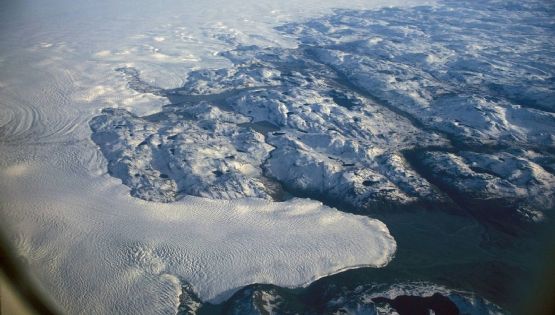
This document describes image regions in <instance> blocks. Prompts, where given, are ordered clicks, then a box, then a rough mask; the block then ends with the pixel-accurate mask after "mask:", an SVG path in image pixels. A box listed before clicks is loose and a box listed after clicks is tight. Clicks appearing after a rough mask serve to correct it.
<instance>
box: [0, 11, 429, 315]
mask: <svg viewBox="0 0 555 315" xmlns="http://www.w3.org/2000/svg"><path fill="white" fill-rule="evenodd" d="M14 3H15V2H3V3H2V4H1V6H2V7H1V8H0V30H1V33H0V172H1V174H0V209H1V210H0V211H1V218H2V222H3V226H2V229H3V230H5V231H6V233H8V235H9V236H10V238H11V239H12V240H13V241H14V245H15V248H16V250H17V252H18V254H19V255H21V257H23V258H24V259H25V260H26V262H27V264H28V266H29V268H30V270H32V271H33V274H34V275H35V276H36V278H37V280H38V282H39V283H40V285H41V287H43V288H44V290H45V292H48V295H50V296H51V297H52V299H53V300H54V301H56V302H57V304H58V305H59V307H60V308H62V309H63V310H64V311H65V312H67V313H70V314H79V313H87V314H102V313H104V314H114V313H129V314H165V313H174V312H175V311H176V309H177V305H178V303H179V294H180V290H181V281H188V282H190V283H191V284H192V286H193V288H194V290H195V291H196V292H198V293H199V295H200V297H201V298H202V299H203V300H209V301H214V302H217V301H222V299H224V298H226V297H228V296H229V295H230V294H231V293H232V292H233V291H234V290H236V289H238V288H239V287H241V286H244V285H246V284H249V283H253V282H268V283H274V284H277V285H282V286H300V285H304V284H307V283H309V282H310V281H313V280H314V279H316V278H318V277H321V276H325V275H327V274H330V273H334V272H338V271H340V270H344V269H347V268H354V267H358V266H383V265H385V264H386V263H387V262H388V261H389V260H390V259H391V258H392V255H393V253H394V252H395V248H396V245H395V241H394V240H393V238H392V237H391V236H390V235H389V232H388V230H387V228H386V227H385V226H384V224H382V223H381V222H379V221H376V220H372V219H369V218H367V217H363V216H355V215H350V214H345V213H342V212H339V211H337V210H335V209H332V208H329V207H326V206H323V205H322V204H321V203H319V202H316V201H311V200H301V199H294V200H292V201H288V202H283V203H275V202H270V201H266V200H261V199H238V200H233V201H225V200H208V199H202V198H196V197H185V198H184V199H182V200H180V201H179V202H175V203H171V204H162V203H156V202H146V201H143V200H139V199H137V198H133V197H131V196H130V194H129V189H128V188H127V187H125V186H123V185H122V184H121V182H120V181H119V180H117V179H114V178H113V177H111V176H109V175H108V174H107V173H106V172H107V169H106V164H105V160H104V157H103V156H102V155H101V153H100V150H99V149H98V148H97V147H96V146H95V145H94V143H92V141H91V140H90V132H91V131H90V129H89V126H88V121H89V120H90V119H91V118H92V117H93V116H95V115H97V114H98V112H99V110H100V109H101V108H105V107H122V108H126V109H128V110H130V111H133V112H135V113H138V114H141V115H144V114H148V113H154V112H157V111H158V110H159V108H160V106H161V105H162V104H164V99H163V98H161V97H158V96H156V95H148V94H143V93H138V92H136V91H133V90H132V89H129V88H128V86H127V82H125V80H122V77H121V75H120V74H119V73H117V72H114V69H115V68H117V67H122V66H134V67H137V68H140V69H141V70H142V75H143V77H144V78H147V79H148V80H149V81H151V82H152V83H156V85H157V86H161V87H176V86H179V85H180V84H182V83H183V81H182V80H183V78H184V74H186V73H188V72H190V71H191V70H193V69H197V68H202V67H211V68H214V67H217V66H221V65H225V64H227V63H228V61H227V60H226V59H224V58H221V57H219V56H218V55H217V53H218V52H220V51H223V50H228V49H230V48H233V46H234V43H236V42H237V41H240V42H241V43H243V44H248V43H257V44H260V45H274V46H287V45H291V44H292V42H293V41H292V40H289V39H287V38H284V37H283V36H281V35H277V32H276V31H275V30H274V29H273V27H275V26H277V25H279V24H280V23H283V22H286V21H290V20H293V19H302V18H304V17H308V16H311V15H317V14H321V13H325V12H327V10H329V9H330V8H332V7H343V6H345V5H348V6H349V7H350V8H361V9H362V8H373V7H377V6H382V5H393V4H422V3H429V1H374V0H372V1H348V2H347V1H336V0H334V1H321V0H319V1H303V2H297V1H279V2H276V1H249V0H247V1H245V0H242V1H202V2H199V1H156V2H151V1H141V2H137V1H119V2H117V3H115V2H113V1H95V2H84V1H66V0H58V1H49V2H48V3H46V2H41V1H22V2H17V4H14Z"/></svg>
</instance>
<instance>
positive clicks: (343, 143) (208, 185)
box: [91, 1, 555, 219]
mask: <svg viewBox="0 0 555 315" xmlns="http://www.w3.org/2000/svg"><path fill="white" fill-rule="evenodd" d="M552 9H553V8H551V7H549V4H545V3H543V2H537V3H530V4H517V3H511V4H507V5H503V4H501V3H498V2H494V1H492V2H489V3H488V4H486V5H482V4H479V5H478V4H474V3H473V2H469V3H466V2H464V3H462V4H461V3H460V2H444V3H442V5H438V6H435V7H416V8H404V9H399V8H388V9H382V10H377V11H349V10H338V11H336V12H335V14H333V15H330V16H327V17H323V18H317V19H314V20H310V21H308V22H303V23H292V24H287V25H284V26H281V27H279V28H278V29H279V30H280V31H282V32H283V33H285V34H286V35H288V36H295V37H296V38H297V40H298V42H299V47H298V48H295V49H284V48H261V47H258V46H241V45H238V46H237V48H236V49H234V50H230V51H227V52H224V53H222V54H221V55H222V56H224V57H226V58H228V59H229V60H230V61H231V62H232V63H233V66H231V67H229V68H225V69H216V70H212V69H203V70H198V71H193V72H192V73H190V75H189V76H188V78H187V80H186V83H185V84H184V85H183V86H182V87H180V88H176V89H161V88H157V87H153V86H151V85H149V84H147V83H145V82H144V81H143V80H142V79H141V77H140V73H139V71H138V70H137V69H134V68H122V69H119V70H120V71H121V72H123V73H124V74H125V76H126V77H127V79H128V80H129V81H130V84H129V86H130V87H131V88H133V89H135V90H137V91H141V92H144V93H152V94H155V95H158V96H163V97H166V98H167V99H168V101H169V103H170V104H169V105H167V106H165V107H163V109H162V111H161V112H159V113H157V114H154V115H150V116H144V117H137V116H134V115H133V114H131V113H129V112H127V111H125V110H121V109H118V110H113V109H107V110H104V111H103V113H102V114H101V115H100V116H97V117H95V118H94V119H93V120H92V121H91V128H92V129H93V140H94V141H95V142H96V143H97V144H99V145H100V147H101V149H102V151H103V153H104V155H105V156H106V157H107V158H108V161H109V169H110V172H111V174H112V175H114V176H116V177H118V178H121V179H122V180H123V182H124V184H126V185H128V186H130V187H131V189H132V194H133V195H134V196H137V197H140V198H143V199H147V200H158V201H166V202H167V201H173V200H177V199H180V198H182V197H183V196H185V195H196V196H204V197H210V198H216V199H234V198H241V197H258V198H265V199H280V198H283V197H284V196H286V195H287V192H292V193H293V194H300V195H310V196H316V197H317V196H326V198H329V199H334V200H338V201H339V203H341V204H348V205H350V206H353V207H356V208H371V207H375V206H377V205H380V206H382V205H393V206H395V205H406V204H410V203H414V202H424V203H437V202H441V203H450V202H455V203H456V202H460V199H459V200H457V198H455V200H454V201H453V200H451V199H452V198H453V193H457V194H461V195H462V196H463V198H462V199H466V200H475V201H477V202H481V201H483V200H491V199H503V198H505V197H508V196H510V198H509V199H508V201H507V204H508V208H514V209H517V210H518V211H520V212H522V213H526V215H527V216H532V217H533V218H536V219H537V218H538V217H541V214H539V213H540V212H538V211H541V210H545V209H551V208H552V207H553V200H554V196H553V191H554V189H553V188H554V187H555V186H554V185H555V177H554V176H553V171H554V165H553V159H554V157H553V150H555V137H554V134H555V114H554V110H555V104H554V100H555V92H554V90H553V76H554V74H555V70H554V69H555V56H554V54H553V52H552V51H553V49H552V48H553V47H554V46H555V45H554V43H553V40H552V35H553V30H552V28H550V23H549V15H548V14H547V13H546V12H548V11H549V10H552ZM516 10H518V14H516V13H514V12H516ZM422 17H426V18H425V19H424V18H422ZM507 29H509V30H510V31H506V30H507ZM501 30H503V31H502V32H501ZM433 151H438V152H436V153H434V152H433ZM407 152H411V154H407ZM414 152H416V153H414ZM442 152H449V153H448V154H447V153H442ZM484 153H487V155H485V154H484ZM442 155H445V156H446V157H448V158H439V156H442ZM488 155H489V156H498V157H499V158H498V161H500V162H499V163H493V162H491V161H489V159H491V158H490V157H489V156H488ZM503 157H506V158H507V159H508V160H504V158H503ZM488 161H489V162H488ZM503 161H506V162H503ZM414 164H418V165H419V167H417V169H415V168H414ZM469 170H470V171H469ZM429 174H443V175H442V176H439V177H437V176H433V175H429ZM465 178H472V179H469V180H463V179H465ZM432 183H433V184H436V186H437V187H435V186H434V185H432ZM438 187H439V189H438ZM317 198H318V197H317Z"/></svg>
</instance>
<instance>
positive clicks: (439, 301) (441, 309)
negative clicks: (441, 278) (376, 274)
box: [372, 293, 460, 315]
mask: <svg viewBox="0 0 555 315" xmlns="http://www.w3.org/2000/svg"><path fill="white" fill-rule="evenodd" d="M372 301H374V302H375V303H387V304H389V305H390V306H391V307H393V308H394V309H395V310H396V311H397V312H398V313H399V315H429V314H430V311H433V312H434V314H436V315H459V314H460V313H459V309H458V308H457V305H455V303H453V302H452V301H451V300H449V299H448V298H447V297H445V296H443V295H441V294H439V293H435V294H434V295H432V296H429V297H420V296H409V295H401V296H398V297H396V298H394V299H388V298H384V297H377V298H373V299H372Z"/></svg>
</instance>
